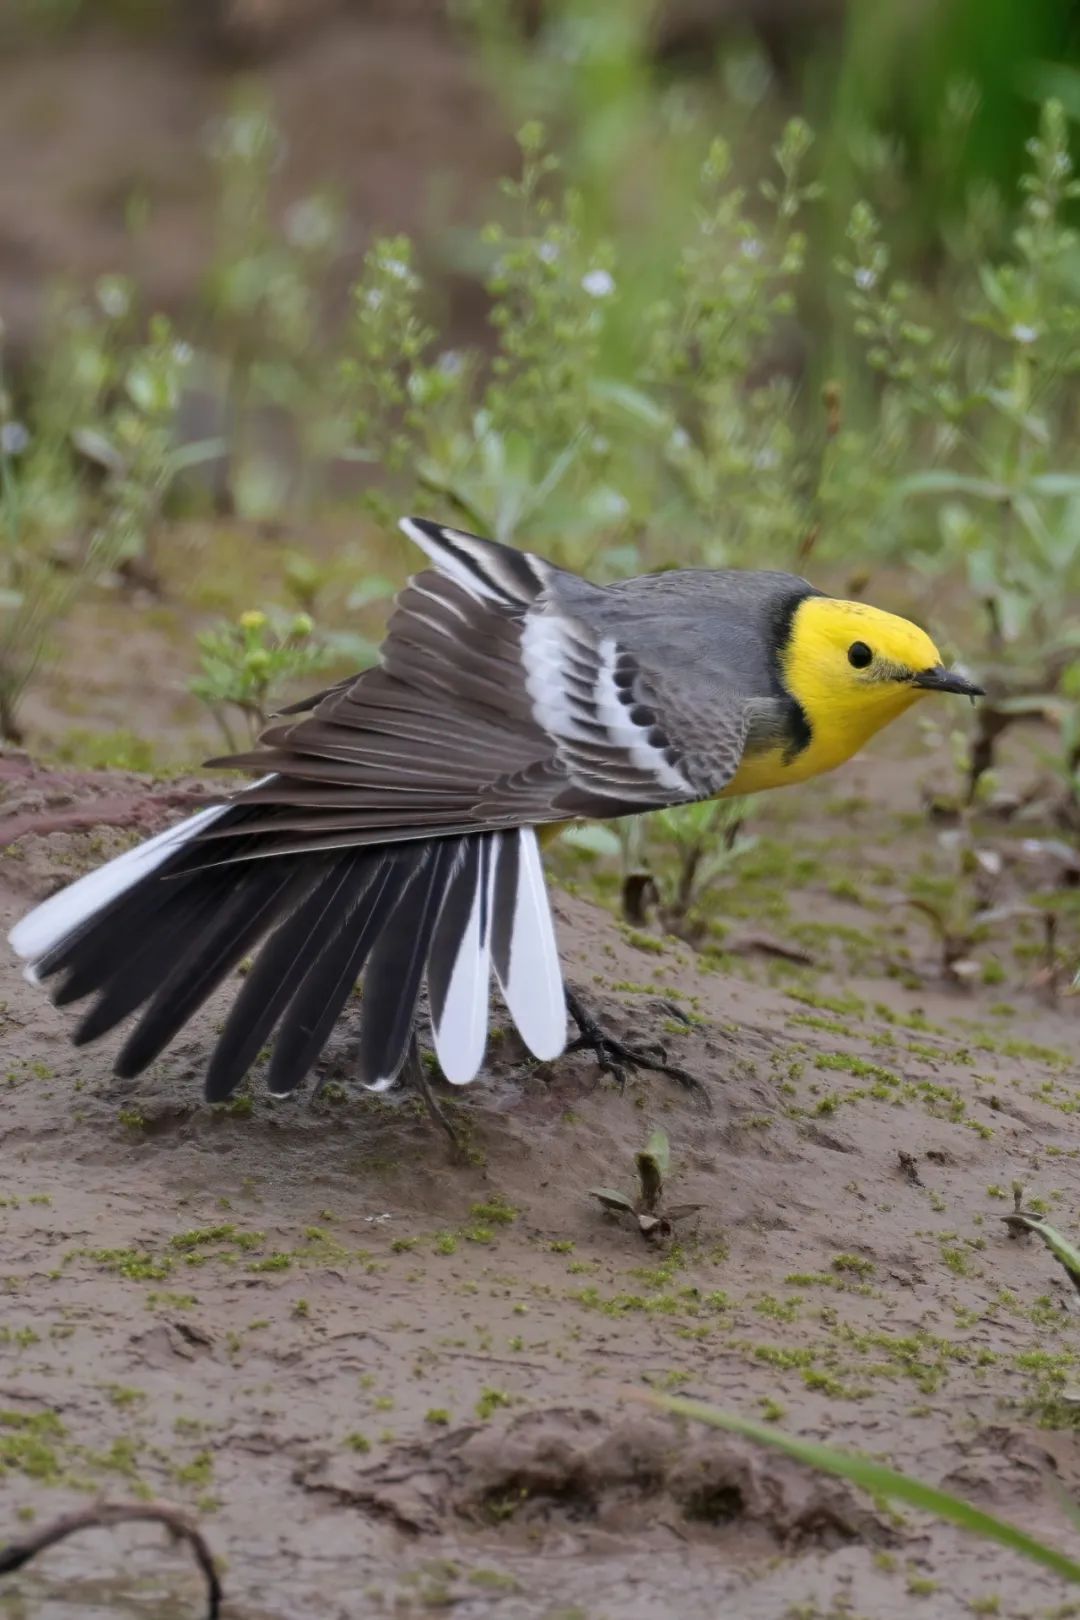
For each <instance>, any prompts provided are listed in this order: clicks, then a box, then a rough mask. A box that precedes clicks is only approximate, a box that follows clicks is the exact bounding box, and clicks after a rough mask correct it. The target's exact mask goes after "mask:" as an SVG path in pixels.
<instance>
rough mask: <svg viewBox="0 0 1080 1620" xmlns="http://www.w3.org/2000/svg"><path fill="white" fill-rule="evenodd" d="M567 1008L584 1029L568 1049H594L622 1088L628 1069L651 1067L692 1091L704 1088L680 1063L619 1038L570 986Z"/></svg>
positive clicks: (605, 1070) (604, 1069)
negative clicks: (611, 1033)
mask: <svg viewBox="0 0 1080 1620" xmlns="http://www.w3.org/2000/svg"><path fill="white" fill-rule="evenodd" d="M566 1010H567V1012H568V1013H569V1014H570V1016H571V1018H572V1019H573V1020H574V1023H575V1024H576V1025H577V1027H578V1029H579V1031H580V1034H579V1035H578V1038H577V1040H576V1041H571V1042H570V1044H569V1046H568V1047H567V1048H566V1050H567V1051H568V1052H592V1053H593V1054H594V1055H595V1057H596V1061H597V1063H598V1064H599V1065H600V1072H601V1074H610V1075H611V1076H612V1078H613V1079H614V1081H615V1083H616V1085H617V1086H618V1087H619V1089H620V1091H621V1090H622V1088H623V1086H625V1084H626V1071H627V1069H628V1068H629V1069H648V1070H649V1071H650V1072H651V1073H653V1074H666V1075H667V1076H668V1077H669V1078H670V1079H672V1080H677V1081H678V1082H679V1084H680V1085H681V1086H685V1087H686V1089H687V1090H688V1091H700V1090H701V1089H702V1086H701V1081H700V1080H695V1078H694V1076H693V1075H692V1074H689V1073H687V1071H686V1070H685V1069H680V1068H679V1066H678V1065H677V1064H675V1063H665V1062H663V1061H662V1060H661V1059H660V1058H657V1057H654V1056H652V1054H651V1053H649V1052H646V1051H644V1050H643V1049H642V1048H641V1047H640V1046H627V1045H625V1044H624V1042H622V1041H619V1040H616V1039H615V1037H614V1036H613V1035H609V1034H608V1033H607V1031H606V1030H605V1029H603V1028H602V1026H601V1025H600V1024H599V1023H598V1022H597V1020H596V1019H595V1018H594V1017H593V1015H592V1013H591V1012H590V1011H589V1009H588V1008H587V1007H586V1006H585V1004H584V1002H582V1001H581V1000H580V999H579V997H578V996H576V995H575V994H574V992H573V990H571V989H570V988H569V986H567V989H566Z"/></svg>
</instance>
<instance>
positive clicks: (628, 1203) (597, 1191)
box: [589, 1187, 634, 1215]
mask: <svg viewBox="0 0 1080 1620" xmlns="http://www.w3.org/2000/svg"><path fill="white" fill-rule="evenodd" d="M589 1197H590V1198H599V1200H600V1202H601V1203H602V1204H603V1206H604V1208H605V1209H618V1210H625V1211H627V1213H629V1214H630V1215H633V1214H634V1205H633V1201H632V1200H631V1199H629V1198H627V1196H626V1194H625V1193H621V1192H617V1191H616V1190H615V1188H614V1187H590V1188H589Z"/></svg>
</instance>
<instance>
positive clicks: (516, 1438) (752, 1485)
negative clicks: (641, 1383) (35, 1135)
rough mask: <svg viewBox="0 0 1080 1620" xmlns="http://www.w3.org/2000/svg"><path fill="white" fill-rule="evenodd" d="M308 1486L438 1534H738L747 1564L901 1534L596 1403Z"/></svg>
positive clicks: (747, 1461) (806, 1477)
mask: <svg viewBox="0 0 1080 1620" xmlns="http://www.w3.org/2000/svg"><path fill="white" fill-rule="evenodd" d="M297 1478H298V1482H299V1483H300V1484H301V1485H303V1487H304V1488H305V1489H306V1490H318V1491H327V1492H329V1493H330V1494H331V1495H333V1496H334V1498H335V1500H337V1501H339V1502H341V1503H343V1504H346V1505H348V1506H352V1507H359V1508H363V1509H365V1510H367V1511H370V1512H373V1513H377V1514H379V1515H382V1516H385V1517H387V1518H389V1519H391V1520H392V1521H393V1523H394V1524H395V1525H397V1526H398V1527H399V1528H400V1529H403V1530H410V1531H417V1532H426V1533H429V1534H431V1533H435V1532H437V1531H439V1530H441V1529H444V1528H446V1526H447V1522H448V1521H449V1520H451V1519H452V1518H454V1517H457V1518H464V1519H466V1520H468V1521H470V1522H471V1523H472V1524H474V1525H476V1526H482V1527H485V1528H491V1527H496V1526H497V1527H499V1528H500V1529H501V1530H502V1531H503V1533H504V1534H505V1533H506V1532H507V1531H508V1530H511V1529H514V1530H517V1531H519V1532H521V1533H523V1534H524V1536H525V1537H526V1538H533V1537H534V1536H535V1533H536V1527H537V1526H541V1527H544V1528H546V1529H548V1530H557V1531H558V1532H560V1533H567V1532H569V1533H573V1532H574V1531H577V1532H578V1533H580V1534H581V1535H586V1536H587V1535H589V1534H591V1532H592V1531H593V1530H601V1531H608V1532H610V1533H611V1534H614V1535H633V1536H634V1537H635V1538H639V1537H640V1536H642V1535H643V1534H647V1533H648V1532H649V1530H650V1529H652V1528H654V1527H656V1526H657V1525H658V1524H659V1525H662V1526H663V1527H664V1533H665V1539H666V1536H667V1535H669V1534H670V1532H671V1529H672V1527H673V1526H678V1527H681V1529H682V1532H683V1533H688V1532H689V1531H690V1530H691V1529H693V1528H698V1529H701V1530H708V1531H711V1532H716V1533H724V1532H731V1533H732V1539H733V1542H734V1543H735V1544H737V1546H738V1547H739V1548H740V1549H741V1551H742V1555H743V1556H746V1555H747V1553H748V1552H749V1551H750V1549H751V1548H752V1549H753V1553H754V1555H755V1556H760V1555H761V1554H762V1552H763V1551H764V1543H765V1542H767V1541H771V1542H772V1543H773V1545H774V1547H775V1548H777V1549H779V1548H789V1549H790V1548H806V1547H808V1546H819V1547H825V1548H830V1547H838V1546H841V1545H843V1544H844V1543H845V1542H851V1541H857V1540H861V1541H864V1542H868V1543H870V1544H885V1543H886V1542H888V1541H889V1540H892V1539H895V1536H894V1534H893V1533H892V1532H891V1531H890V1529H889V1527H888V1525H887V1524H886V1523H885V1521H884V1519H883V1518H881V1516H879V1515H875V1514H874V1513H873V1512H872V1511H870V1509H869V1508H868V1507H867V1505H866V1503H865V1501H857V1500H856V1499H855V1496H854V1493H853V1492H851V1491H850V1490H849V1489H848V1488H847V1487H846V1486H844V1485H843V1484H841V1483H839V1482H837V1481H832V1480H826V1479H823V1478H822V1477H821V1476H818V1475H814V1474H812V1473H811V1472H809V1471H808V1470H807V1469H805V1468H801V1467H799V1465H798V1464H796V1463H793V1462H790V1461H789V1460H788V1459H786V1458H778V1457H773V1456H770V1455H769V1454H767V1453H762V1451H761V1450H760V1448H754V1447H751V1446H750V1444H749V1443H748V1442H745V1441H740V1440H737V1439H732V1438H731V1437H729V1436H722V1435H716V1434H705V1435H702V1434H700V1433H698V1434H694V1435H687V1434H686V1432H685V1431H684V1430H683V1429H682V1428H681V1427H680V1426H679V1425H677V1424H675V1423H672V1422H666V1421H664V1420H663V1419H661V1418H659V1417H651V1416H637V1415H632V1416H628V1415H621V1416H619V1417H618V1418H615V1419H613V1418H612V1416H611V1415H610V1414H607V1413H600V1412H597V1411H594V1410H590V1409H589V1408H575V1407H567V1408H549V1409H547V1410H545V1411H543V1412H526V1413H523V1414H522V1415H521V1416H519V1417H517V1418H514V1419H512V1420H511V1421H510V1422H509V1423H507V1424H505V1425H501V1426H500V1427H499V1428H498V1429H488V1428H478V1427H475V1426H466V1427H463V1428H460V1429H455V1430H453V1431H451V1432H450V1433H449V1434H446V1435H443V1436H440V1438H439V1439H437V1440H435V1441H434V1442H433V1443H430V1444H423V1445H418V1444H410V1445H405V1446H399V1447H395V1448H394V1449H393V1450H392V1451H391V1452H390V1454H389V1455H388V1456H387V1457H385V1458H384V1459H383V1460H381V1461H380V1462H378V1463H376V1464H375V1465H374V1466H373V1467H370V1468H355V1467H350V1466H349V1464H348V1463H347V1462H346V1461H345V1460H344V1459H343V1458H340V1457H324V1458H322V1459H320V1461H319V1462H317V1463H316V1464H314V1465H313V1466H312V1467H309V1468H303V1469H301V1470H299V1471H298V1475H297Z"/></svg>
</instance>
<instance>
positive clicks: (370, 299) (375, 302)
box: [364, 287, 383, 309]
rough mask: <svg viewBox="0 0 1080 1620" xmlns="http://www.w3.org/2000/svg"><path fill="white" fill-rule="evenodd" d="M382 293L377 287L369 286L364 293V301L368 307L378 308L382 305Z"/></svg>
mask: <svg viewBox="0 0 1080 1620" xmlns="http://www.w3.org/2000/svg"><path fill="white" fill-rule="evenodd" d="M382 301H383V295H382V293H381V292H380V291H379V289H378V287H369V288H368V290H367V292H366V293H365V294H364V303H365V304H366V305H367V307H368V309H379V308H381V306H382Z"/></svg>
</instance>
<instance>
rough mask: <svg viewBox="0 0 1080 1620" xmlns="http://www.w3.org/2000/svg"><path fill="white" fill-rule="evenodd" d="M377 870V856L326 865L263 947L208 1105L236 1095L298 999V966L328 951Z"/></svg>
mask: <svg viewBox="0 0 1080 1620" xmlns="http://www.w3.org/2000/svg"><path fill="white" fill-rule="evenodd" d="M375 858H376V859H377V858H378V857H375ZM372 864H373V857H372V854H371V853H370V852H365V853H363V854H358V853H350V854H348V855H346V856H342V857H340V858H339V859H338V860H336V861H333V862H332V863H331V864H330V865H329V867H327V866H326V865H323V866H322V867H321V870H320V871H319V873H318V876H317V878H316V881H315V883H314V886H313V887H312V888H311V890H310V892H309V893H308V894H307V896H306V898H305V899H304V900H303V901H302V902H301V904H300V905H299V906H297V908H296V909H295V911H293V912H292V913H291V915H290V916H288V917H286V918H285V919H284V921H283V922H281V923H280V924H279V925H278V927H277V928H276V929H275V930H274V932H273V933H272V934H271V935H270V938H269V939H268V940H267V941H266V943H265V944H264V945H263V947H262V950H261V951H260V952H259V955H258V956H257V957H256V959H255V964H254V966H253V967H252V969H251V972H250V973H249V974H248V976H247V978H246V979H245V980H244V983H243V986H242V987H241V990H240V994H239V995H238V996H237V998H236V1000H235V1001H234V1002H233V1005H232V1008H231V1010H230V1012H229V1016H228V1018H227V1019H226V1020H225V1028H224V1029H223V1030H222V1032H221V1035H220V1037H219V1038H218V1043H217V1045H216V1046H215V1048H214V1052H213V1055H212V1057H211V1059H210V1064H209V1067H208V1068H207V1071H206V1097H207V1101H208V1102H223V1101H224V1100H225V1099H226V1098H227V1097H230V1096H231V1095H232V1093H233V1092H234V1091H235V1090H236V1088H237V1086H238V1085H239V1084H240V1082H241V1080H242V1079H243V1078H244V1076H245V1074H246V1073H247V1071H248V1070H249V1069H250V1067H251V1065H252V1064H253V1063H254V1061H255V1059H256V1058H257V1057H258V1055H259V1052H260V1050H261V1048H262V1047H263V1046H264V1045H265V1044H266V1042H267V1041H268V1040H269V1039H270V1036H271V1035H272V1034H273V1031H274V1028H275V1026H276V1025H277V1023H278V1020H279V1019H280V1018H281V1016H282V1014H283V1013H284V1011H285V1009H286V1007H287V1006H288V1005H289V1002H290V1001H291V999H292V997H293V995H294V993H295V990H296V977H297V972H298V966H297V964H298V963H304V962H306V961H308V960H309V959H310V958H311V957H312V956H314V955H317V954H318V952H319V951H320V950H321V949H322V947H323V945H324V943H325V941H326V939H327V937H328V936H329V935H332V934H333V932H334V931H335V930H336V927H337V923H338V918H339V916H340V913H341V911H342V909H343V908H346V907H347V906H348V905H349V902H350V901H351V900H352V899H353V897H354V896H355V894H356V891H357V889H359V888H362V887H363V886H364V884H365V883H366V881H367V880H368V879H369V878H370V875H371V868H372Z"/></svg>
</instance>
